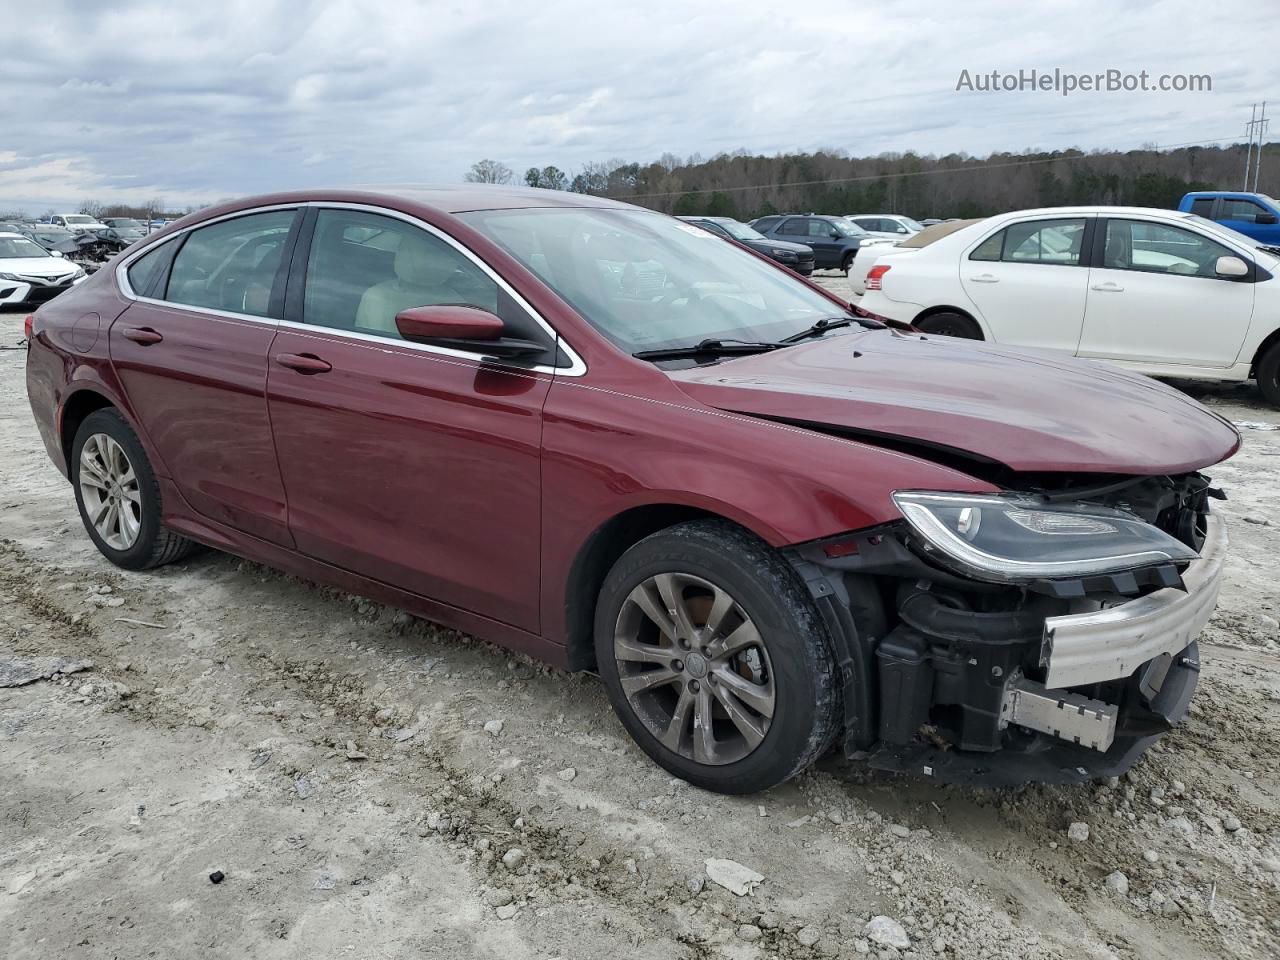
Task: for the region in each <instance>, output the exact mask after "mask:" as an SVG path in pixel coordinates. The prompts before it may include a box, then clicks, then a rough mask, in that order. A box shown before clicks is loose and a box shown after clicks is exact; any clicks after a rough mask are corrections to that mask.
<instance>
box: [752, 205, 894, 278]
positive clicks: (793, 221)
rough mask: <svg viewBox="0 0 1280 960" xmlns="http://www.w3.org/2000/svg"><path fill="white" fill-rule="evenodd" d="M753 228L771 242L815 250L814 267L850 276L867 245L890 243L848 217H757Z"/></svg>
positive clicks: (795, 215)
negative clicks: (781, 242)
mask: <svg viewBox="0 0 1280 960" xmlns="http://www.w3.org/2000/svg"><path fill="white" fill-rule="evenodd" d="M751 226H753V227H755V228H756V229H757V230H759V231H760V233H762V234H764V236H766V237H767V238H769V239H770V240H789V241H791V242H792V243H804V244H807V245H808V246H810V247H812V248H813V257H814V267H815V268H817V269H819V270H843V271H844V272H845V273H848V272H849V266H850V265H851V264H852V263H853V259H854V257H856V256H857V255H858V250H859V249H860V248H861V247H862V246H863V245H866V246H872V245H875V244H879V243H887V242H889V241H887V240H885V239H884V238H882V237H875V238H873V237H872V236H871V235H870V234H869V233H867V231H865V230H863V229H862V228H861V227H859V226H858V225H857V224H854V223H850V222H849V221H848V220H846V219H844V217H827V216H820V215H817V214H804V215H799V214H782V215H779V216H768V217H757V218H756V219H755V220H752V221H751Z"/></svg>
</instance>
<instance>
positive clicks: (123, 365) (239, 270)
mask: <svg viewBox="0 0 1280 960" xmlns="http://www.w3.org/2000/svg"><path fill="white" fill-rule="evenodd" d="M294 216H295V211H293V210H273V211H269V212H264V213H252V214H247V215H244V216H240V217H235V218H233V219H229V220H221V221H218V222H216V223H212V224H210V225H208V226H205V227H201V228H199V229H198V230H193V231H191V232H190V233H189V234H186V235H183V236H180V237H177V238H175V239H174V240H171V241H169V242H167V243H165V244H162V245H161V247H160V248H157V249H156V250H154V251H152V252H149V253H148V254H146V255H145V256H143V257H141V258H139V259H138V260H137V261H135V262H134V263H133V264H131V265H130V267H129V271H128V277H129V284H130V286H131V287H133V293H134V294H135V295H136V296H137V297H138V299H136V300H135V301H134V302H133V303H132V304H131V305H130V306H129V308H128V309H127V310H125V312H124V313H123V314H121V316H120V317H119V318H118V319H117V320H116V321H115V322H114V323H113V324H112V326H111V332H110V334H109V338H110V348H111V362H112V365H113V366H114V367H115V370H116V375H117V376H118V377H119V379H120V382H121V384H122V385H123V387H124V392H125V396H126V398H127V400H128V402H129V405H130V407H131V408H132V410H133V413H134V415H135V417H136V418H137V421H138V423H139V425H140V427H141V428H142V431H143V432H144V433H145V434H146V436H147V438H148V439H149V440H150V442H151V445H152V447H153V448H154V450H155V451H156V453H157V455H158V456H159V458H160V461H161V463H160V464H157V472H161V471H163V472H164V473H165V474H166V475H167V476H169V477H171V478H172V479H173V482H174V483H175V484H176V485H177V487H178V489H179V491H180V492H181V493H182V496H183V497H184V498H185V499H186V501H187V502H188V503H189V504H190V505H191V507H192V508H193V509H194V510H196V511H197V512H198V513H200V514H202V515H203V516H205V517H207V518H209V519H210V520H214V521H217V522H218V523H222V524H226V525H227V526H229V527H234V528H235V529H237V530H241V531H244V532H245V533H249V534H252V535H254V536H257V537H261V538H263V539H266V540H271V541H273V542H275V543H280V544H284V545H286V546H288V545H291V544H292V540H291V538H290V536H289V529H288V524H287V519H286V516H285V505H284V487H283V485H282V484H281V482H280V471H279V469H278V467H277V465H276V454H275V447H274V445H273V442H272V436H271V424H270V421H269V420H268V419H267V399H266V388H267V353H268V348H269V346H270V344H271V340H272V338H273V337H274V336H275V333H276V321H275V320H274V319H273V317H272V315H273V313H275V314H277V315H278V312H279V310H278V308H279V305H280V304H282V302H283V297H282V292H283V272H282V268H281V263H282V262H283V260H284V259H285V258H284V253H285V250H286V247H287V246H288V244H289V242H290V227H291V225H292V224H293V221H294ZM171 246H176V249H177V253H176V256H175V255H173V249H171ZM170 258H172V265H171V266H170ZM273 291H274V292H275V294H276V296H275V297H273V296H272V294H273Z"/></svg>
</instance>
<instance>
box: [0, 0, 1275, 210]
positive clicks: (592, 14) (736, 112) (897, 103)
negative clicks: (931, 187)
mask: <svg viewBox="0 0 1280 960" xmlns="http://www.w3.org/2000/svg"><path fill="white" fill-rule="evenodd" d="M1202 15H1203V7H1202V5H1200V4H1199V3H1194V2H1192V0H1166V2H1151V3H1145V4H1141V5H1131V6H1123V7H1122V6H1119V5H1116V4H1113V3H1103V2H1101V0H1080V2H1071V3H1068V2H1065V0H1057V2H1049V3H1040V4H1023V5H1012V4H1009V3H1007V2H1004V0H970V2H969V3H966V4H964V5H963V6H962V7H951V6H947V7H938V8H936V9H934V10H930V9H929V8H927V7H926V6H925V5H923V4H920V3H896V2H890V0H881V2H878V3H875V4H857V5H856V6H855V5H853V4H849V5H847V6H845V5H840V4H834V5H833V4H825V5H824V4H817V5H812V6H807V7H800V6H798V5H792V6H787V5H782V6H780V5H778V4H777V2H776V0H738V2H736V3H733V4H718V5H710V6H707V7H695V6H693V5H690V4H689V3H687V0H681V2H676V0H649V2H647V3H645V4H643V5H616V4H615V5H610V4H601V3H598V2H591V3H587V2H584V0H544V2H543V3H541V4H537V5H534V6H530V5H529V4H526V3H517V2H514V0H492V2H485V3H481V4H463V3H460V2H458V3H449V2H444V3H413V2H397V3H382V4H377V5H371V4H365V3H359V4H357V3H338V2H333V3H319V2H313V3H300V2H295V3H278V4H273V3H269V2H266V0H232V2H221V3H217V4H205V5H201V6H193V5H186V4H170V3H155V2H121V3H116V4H111V5H96V6H94V5H87V4H76V3H70V2H54V3H49V4H44V5H42V7H41V15H40V16H39V17H10V18H6V24H5V35H6V42H7V47H8V49H10V50H19V51H22V55H21V56H12V57H7V58H4V60H3V63H2V64H0V89H3V90H4V91H5V99H6V110H5V121H4V123H5V125H4V129H3V137H2V142H3V143H4V146H5V149H7V150H9V151H10V153H9V154H8V155H5V156H7V159H5V156H0V208H3V207H9V206H17V205H21V206H26V207H28V208H29V209H43V208H44V207H46V206H49V205H64V204H67V203H73V202H77V201H79V200H82V199H86V198H93V199H98V200H114V199H129V198H134V199H143V198H146V197H151V196H154V195H157V194H158V195H161V196H163V197H165V198H166V199H167V200H169V201H170V202H171V203H174V204H179V205H181V204H186V203H198V202H202V201H206V200H211V199H214V198H217V197H223V196H230V195H237V194H246V193H256V192H262V191H265V190H272V189H281V188H290V187H305V186H310V185H316V184H320V183H325V184H337V183H344V182H349V183H370V182H377V181H387V182H392V181H399V182H404V181H428V180H437V181H455V180H457V179H459V178H460V176H461V175H462V172H463V171H464V170H465V169H466V168H467V166H468V165H469V164H470V163H471V162H473V161H474V160H477V159H479V158H481V157H493V158H495V159H499V160H502V161H503V162H505V163H507V164H509V165H510V166H512V167H514V168H515V169H517V170H523V169H524V168H525V167H527V166H534V165H536V166H544V165H546V164H552V163H553V164H555V165H557V166H559V167H561V168H562V169H569V170H573V169H575V168H576V167H579V166H580V165H581V164H582V163H584V162H586V161H589V160H600V159H606V158H610V157H623V158H626V159H629V160H640V161H646V160H651V159H654V158H656V157H657V156H658V155H659V154H661V153H663V152H665V151H671V152H673V153H676V154H678V155H687V154H690V153H693V152H699V153H702V154H703V155H706V156H710V155H712V154H714V153H716V152H718V151H721V150H733V149H735V148H738V147H745V148H746V149H747V150H749V151H751V152H758V153H767V154H768V153H774V152H778V151H796V150H812V149H814V148H817V147H819V146H831V147H838V148H842V149H845V150H848V151H849V152H851V153H854V154H874V153H879V152H882V151H903V150H908V149H913V150H917V151H923V152H937V153H950V152H957V151H967V152H969V153H975V154H982V153H987V152H989V151H992V150H1020V149H1022V148H1024V147H1041V148H1046V147H1065V146H1081V147H1085V148H1091V147H1126V146H1134V145H1138V144H1141V143H1145V142H1151V141H1154V142H1157V143H1174V142H1181V141H1187V140H1198V139H1201V138H1207V137H1217V136H1223V135H1229V134H1231V133H1233V132H1234V131H1236V130H1239V129H1241V128H1242V125H1243V120H1244V117H1243V111H1244V109H1245V105H1247V104H1248V103H1249V102H1250V101H1252V100H1254V99H1262V97H1263V96H1265V95H1266V94H1267V93H1268V92H1273V91H1269V90H1267V89H1266V87H1265V83H1266V82H1267V81H1269V80H1270V79H1271V74H1272V71H1271V69H1270V64H1271V62H1272V59H1273V58H1272V57H1271V53H1270V35H1269V34H1267V33H1266V31H1262V30H1252V31H1251V30H1240V31H1215V30H1206V31H1203V32H1201V33H1199V34H1198V35H1197V36H1196V40H1195V42H1194V43H1188V42H1186V37H1187V34H1186V27H1187V24H1190V23H1195V22H1199V21H1200V19H1201V18H1202ZM1054 67H1061V68H1062V69H1064V70H1070V71H1076V72H1091V71H1096V70H1104V69H1107V68H1116V69H1120V70H1126V71H1129V70H1132V71H1137V70H1143V69H1145V70H1149V71H1152V72H1153V73H1156V74H1159V73H1209V74H1212V75H1213V81H1214V86H1213V92H1212V93H1199V94H1190V93H1187V94H1150V93H1148V94H1120V93H1095V94H1077V95H1075V96H1072V97H1068V98H1062V97H1059V96H1055V95H1054V94H1048V93H1018V94H1012V93H1002V94H975V93H957V92H956V91H955V84H956V80H957V78H958V76H959V74H960V71H961V70H962V69H968V70H970V71H971V72H980V71H990V70H993V69H998V70H1001V71H1017V70H1018V69H1020V68H1038V69H1041V70H1044V69H1048V70H1052V69H1053V68H1054Z"/></svg>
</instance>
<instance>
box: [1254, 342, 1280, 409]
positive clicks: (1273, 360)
mask: <svg viewBox="0 0 1280 960" xmlns="http://www.w3.org/2000/svg"><path fill="white" fill-rule="evenodd" d="M1254 373H1255V377H1256V379H1257V381H1258V391H1259V392H1260V393H1261V394H1262V398H1263V399H1264V400H1266V401H1267V402H1268V403H1269V404H1271V405H1272V406H1273V407H1280V344H1276V345H1275V346H1273V347H1271V348H1270V349H1269V350H1268V351H1267V352H1266V353H1264V354H1263V355H1262V359H1261V360H1260V361H1259V362H1258V367H1257V370H1256V371H1255V372H1254Z"/></svg>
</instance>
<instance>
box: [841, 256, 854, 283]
mask: <svg viewBox="0 0 1280 960" xmlns="http://www.w3.org/2000/svg"><path fill="white" fill-rule="evenodd" d="M854 256H855V254H852V253H846V254H845V255H844V259H843V260H841V261H840V269H841V270H843V271H844V275H845V276H846V277H847V276H848V275H849V271H850V270H851V269H853V259H854Z"/></svg>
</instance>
